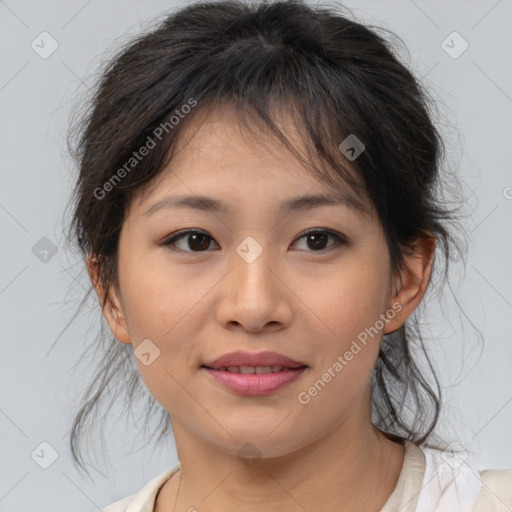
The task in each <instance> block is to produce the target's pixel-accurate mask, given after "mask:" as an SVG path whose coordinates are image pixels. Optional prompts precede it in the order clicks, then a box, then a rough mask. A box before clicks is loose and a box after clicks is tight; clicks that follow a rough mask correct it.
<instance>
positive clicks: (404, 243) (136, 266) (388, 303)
mask: <svg viewBox="0 0 512 512" xmlns="http://www.w3.org/2000/svg"><path fill="white" fill-rule="evenodd" d="M442 150H443V144H442V140H441V138H440V135H439V133H438V131H437V130H436V128H435V126H434V124H433V120H432V118H431V114H430V110H429V103H428V101H427V94H426V92H425V91H424V90H423V88H422V86H421V84H419V83H418V82H417V80H416V79H415V78H414V76H413V75H412V74H411V72H410V71H409V70H408V69H407V68H406V67H405V66H404V65H403V64H402V63H401V62H400V61H399V60H398V58H397V57H396V55H395V54H394V52H393V49H392V47H391V45H390V44H389V43H388V42H387V41H386V40H385V39H384V38H383V37H382V36H380V35H378V34H377V32H376V31H374V30H370V29H369V28H368V27H366V26H364V25H362V24H360V23H357V22H355V21H352V20H350V19H348V18H347V17H344V16H342V15H341V14H340V13H338V12H336V11H335V10H332V9H329V8H320V7H312V6H307V5H306V4H305V3H302V2H300V1H283V2H273V3H260V4H253V5H249V4H247V3H243V2H235V1H226V2H205V3H196V4H192V5H189V6H187V7H185V8H182V9H181V10H179V11H177V12H175V13H173V14H171V15H169V16H168V17H167V18H166V19H165V20H164V21H163V22H162V23H161V25H160V26H159V27H158V28H156V29H155V30H153V31H152V32H150V33H147V34H144V35H142V36H140V37H139V38H138V39H137V40H136V41H134V42H132V43H130V44H129V46H127V47H126V48H125V49H123V51H122V52H121V53H120V54H119V55H117V56H116V57H115V59H113V61H112V62H111V64H110V65H109V66H108V67H107V68H106V69H105V70H104V74H103V77H102V79H101V82H100V84H99V87H98V90H97V93H96V95H95V97H94V99H93V102H92V105H91V108H90V110H89V113H88V115H87V116H86V117H85V118H84V119H83V121H82V124H81V130H79V138H78V144H77V146H76V148H75V156H76V158H77V162H78V166H79V177H78V181H77V187H76V191H75V203H74V205H75V206H74V215H73V224H72V228H73V234H74V236H75V237H76V240H77V242H78V244H79V247H80V249H81V251H82V254H83V256H84V258H85V259H86V261H87V268H88V270H89V274H90V276H91V280H92V283H93V285H94V288H95V290H96V292H97V294H98V297H99V298H100V301H101V305H102V308H103V313H104V316H105V318H106V320H107V322H108V326H109V328H110V330H111V331H112V334H113V338H112V339H111V344H110V345H109V347H108V353H107V354H106V355H105V358H104V359H103V361H102V364H101V365H100V367H99V370H98V373H97V375H96V376H95V379H94V382H93V384H92V385H91V388H90V389H89V391H88V395H87V397H86V400H85V404H84V406H83V407H82V409H81V410H80V411H79V414H78V415H77V418H76V420H75V424H74V426H73V432H72V448H73V454H74V456H75V457H76V460H77V461H78V460H79V442H78V441H79V438H80V434H81V431H82V429H83V426H84V424H85V420H86V418H87V417H89V416H90V414H91V411H92V410H94V408H95V407H96V406H97V405H98V404H99V402H100V399H101V398H102V395H103V394H104V393H105V392H106V390H107V389H108V385H109V384H110V383H111V381H113V380H114V379H115V378H116V377H118V376H120V375H121V377H122V378H123V379H126V382H127V384H126V386H127V387H128V385H131V386H132V387H131V390H132V392H133V389H134V386H135V385H136V384H137V385H138V383H140V381H141V380H142V382H143V384H144V385H145V387H146V388H147V389H148V390H149V392H150V393H151V395H152V397H153V400H154V401H156V402H158V404H159V405H160V406H161V412H162V413H163V416H162V419H163V420H164V428H163V430H162V432H161V436H164V435H167V436H170V435H172V434H173V435H174V438H175V442H176V447H177V453H178V457H179V461H180V462H179V465H178V466H176V467H173V468H171V469H170V470H168V471H166V472H165V473H164V474H162V475H160V476H158V477H157V478H155V479H154V480H152V481H150V482H148V483H147V485H146V486H144V488H142V489H140V490H138V491H135V492H134V494H132V495H130V496H128V497H126V498H124V499H122V500H120V501H118V502H117V503H115V504H112V505H110V506H108V507H107V508H105V509H103V510H105V511H108V512H121V511H122V512H139V511H155V512H171V511H176V512H184V511H195V510H197V511H201V512H210V511H211V512H214V511H215V512H218V511H223V512H228V511H235V510H245V511H251V512H260V511H262V512H263V511H265V512H269V511H279V512H288V511H290V512H291V511H299V510H304V511H306V510H307V511H314V510H322V511H323V512H335V511H336V512H349V511H361V510H364V511H366V512H378V511H381V512H395V511H402V512H412V511H417V512H420V511H421V512H426V511H428V512H433V511H436V512H441V511H443V512H444V511H460V512H462V511H470V510H477V511H489V510H512V489H511V487H512V485H511V480H512V472H510V471H496V470H494V471H486V472H479V471H475V470H474V469H473V468H472V467H470V466H469V465H468V464H466V462H465V460H464V457H463V456H462V454H460V453H456V452H453V453H452V452H451V451H449V450H448V451H447V450H445V451H441V450H437V449H435V448H434V447H432V446H430V445H429V444H428V441H429V440H430V439H431V435H432V433H433V431H434V428H435V426H436V422H437V419H438V414H439V407H440V395H439V388H438V385H437V381H436V379H435V376H433V375H430V374H429V375H424V374H423V373H422V371H421V370H420V367H421V365H419V363H417V361H416V360H415V356H413V355H414V354H416V353H417V347H416V346H419V347H421V346H422V344H421V335H420V332H419V330H418V329H417V324H416V323H415V321H414V319H413V316H412V315H413V313H414V312H415V310H416V309H417V308H418V306H419V305H420V303H421V302H422V300H423V299H424V297H425V294H426V293H427V292H429V291H430V289H431V288H432V286H433V280H432V279H431V277H432V276H433V273H434V270H436V269H437V270H438V271H440V274H441V275H444V276H446V273H447V270H448V261H449V259H450V254H451V252H453V249H454V247H455V248H456V244H455V242H454V239H453V237H452V235H451V232H450V230H449V228H448V225H449V221H451V220H454V218H455V215H454V214H455V212H452V211H449V210H448V209H447V208H446V207H445V205H444V204H443V203H442V202H441V199H440V197H441V196H440V194H439V167H440V161H441V157H442ZM443 263H444V272H443V267H442V266H441V268H440V265H443ZM414 347H416V348H414ZM413 348H414V350H413ZM128 361H131V362H134V363H136V364H135V365H133V366H130V364H129V363H128ZM170 426H172V433H171V432H170V428H169V427H170Z"/></svg>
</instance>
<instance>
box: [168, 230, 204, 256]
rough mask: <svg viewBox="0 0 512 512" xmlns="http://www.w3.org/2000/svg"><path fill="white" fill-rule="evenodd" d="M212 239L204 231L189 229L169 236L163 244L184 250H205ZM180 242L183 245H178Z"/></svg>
mask: <svg viewBox="0 0 512 512" xmlns="http://www.w3.org/2000/svg"><path fill="white" fill-rule="evenodd" d="M212 241H213V238H212V237H211V236H209V235H207V234H206V233H204V232H203V231H197V230H190V229H189V230H187V231H182V232H181V233H178V234H175V235H173V236H171V237H170V238H167V239H166V240H165V241H164V242H163V243H162V245H165V246H168V247H169V246H170V247H171V249H173V250H179V251H184V252H205V251H206V250H207V249H208V248H209V246H210V243H211V242H212ZM178 242H181V247H178V246H177V243H178Z"/></svg>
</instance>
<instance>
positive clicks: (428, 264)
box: [384, 235, 435, 334]
mask: <svg viewBox="0 0 512 512" xmlns="http://www.w3.org/2000/svg"><path fill="white" fill-rule="evenodd" d="M434 253H435V238H434V236H433V235H430V236H429V235H424V236H421V237H419V238H418V239H417V240H416V241H415V242H414V245H413V247H412V249H411V251H410V253H409V254H407V255H406V256H404V264H403V268H402V270H401V272H400V276H399V277H398V278H397V283H395V285H396V287H394V290H397V291H396V292H395V293H393V297H392V298H391V300H390V304H389V307H393V308H394V309H395V310H396V311H397V314H396V315H395V317H394V318H393V319H392V320H390V321H389V322H388V323H387V324H386V327H385V329H384V334H388V333H390V332H393V331H396V330H397V329H399V328H400V326H401V325H403V323H404V322H405V321H406V320H407V318H409V316H410V315H412V313H413V312H414V310H415V309H416V308H417V307H418V305H419V304H420V302H421V300H422V299H423V297H424V295H425V292H426V290H427V286H428V283H429V281H430V275H431V270H432V262H433V259H434ZM397 303H399V304H400V305H401V307H400V308H399V310H398V308H397V307H396V304H397Z"/></svg>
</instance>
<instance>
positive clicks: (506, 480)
mask: <svg viewBox="0 0 512 512" xmlns="http://www.w3.org/2000/svg"><path fill="white" fill-rule="evenodd" d="M480 477H481V479H482V488H481V490H480V493H479V494H478V497H477V500H476V503H475V510H474V512H502V511H503V512H509V511H510V510H512V469H501V470H500V469H487V470H485V471H481V473H480Z"/></svg>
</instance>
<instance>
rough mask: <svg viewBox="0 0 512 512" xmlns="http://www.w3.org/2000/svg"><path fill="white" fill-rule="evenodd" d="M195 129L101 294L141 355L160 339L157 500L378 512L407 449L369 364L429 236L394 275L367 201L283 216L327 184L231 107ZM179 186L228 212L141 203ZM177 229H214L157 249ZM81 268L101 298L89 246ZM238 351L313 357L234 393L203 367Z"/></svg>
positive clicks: (151, 379)
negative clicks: (244, 452) (361, 339)
mask: <svg viewBox="0 0 512 512" xmlns="http://www.w3.org/2000/svg"><path fill="white" fill-rule="evenodd" d="M199 126H200V127H199V129H196V132H195V134H193V136H192V137H191V138H190V140H189V141H188V143H187V144H184V145H183V147H182V148H181V150H180V151H179V152H178V153H177V154H176V155H175V157H174V158H173V160H172V162H171V163H170V164H169V166H168V167H167V168H165V169H164V170H163V171H162V173H160V174H159V175H158V176H157V177H156V178H155V179H154V180H153V182H152V183H150V184H149V186H147V187H145V188H144V189H140V190H138V191H137V192H136V194H135V197H134V198H133V199H132V201H131V204H130V205H129V208H128V211H127V214H126V218H125V222H124V224H123V227H122V231H121V235H120V241H119V260H118V263H119V265H118V276H119V287H118V288H117V287H115V286H112V287H111V289H109V290H108V291H107V292H108V293H107V297H108V300H107V302H106V304H105V307H104V314H105V317H106V319H107V321H108V324H109V326H110V329H111V331H112V333H113V335H114V336H115V337H116V339H117V340H118V341H119V342H121V343H130V344H132V346H133V349H134V350H135V349H136V348H137V346H138V345H139V344H140V343H141V342H142V341H143V340H145V339H149V340H151V342H152V343H154V344H155V345H156V346H157V347H158V348H159V350H160V355H159V356H158V357H157V358H156V359H155V360H154V361H153V362H152V363H151V364H150V365H149V366H146V365H144V364H142V362H141V361H140V360H139V359H136V361H137V364H138V368H139V371H140V374H141V377H142V379H143V380H144V383H145V384H146V386H147V388H148V389H149V391H150V392H151V394H152V395H153V396H154V397H155V399H156V400H158V402H159V403H160V404H161V405H162V406H163V407H164V408H165V409H166V410H167V411H168V412H169V414H170V417H171V420H172V426H173V430H174V435H175V441H176V446H177V452H178V457H179V460H180V465H181V471H180V472H178V473H177V474H176V475H175V476H174V477H173V478H171V479H170V480H169V481H168V482H167V483H166V484H165V485H164V486H163V488H162V489H161V491H160V493H159V494H158V496H157V499H156V504H155V511H156V512H171V511H179V512H184V511H189V510H193V509H196V510H199V511H201V512H219V511H222V512H235V511H240V510H244V511H248V512H273V511H275V512H292V511H293V512H296V511H297V512H298V511H304V510H307V511H310V512H311V511H313V510H322V511H323V512H335V511H336V512H349V511H350V512H351V511H354V512H355V511H358V512H360V511H361V510H364V511H366V512H371V511H375V512H378V511H379V510H380V508H381V507H382V506H383V505H384V504H385V502H386V501H387V499H388V498H389V496H390V495H391V493H392V492H393V490H394V488H395V486H396V483H397V480H398V477H399V474H400V471H401V468H402V464H403V457H404V449H403V446H402V445H401V444H399V443H398V442H396V441H394V440H392V439H390V438H388V437H386V436H385V435H383V434H382V433H381V432H380V431H379V430H377V429H376V428H375V427H374V426H373V424H372V421H371V388H370V383H371V374H372V369H373V368H374V366H375V363H376V360H377V356H378V351H379V346H380V342H381V340H382V336H383V334H385V333H388V332H392V331H394V330H396V329H398V328H399V327H400V326H401V325H402V324H403V323H404V321H405V320H406V319H407V317H409V315H411V314H412V313H413V311H414V310H415V309H416V307H417V306H418V304H419V303H420V302H421V300H422V298H423V296H424V293H425V290H426V288H427V284H428V281H429V277H430V272H431V264H432V258H433V254H434V247H435V243H434V239H433V238H432V237H422V238H421V239H418V241H417V243H416V245H415V249H414V252H413V253H412V254H411V255H409V256H407V257H406V260H405V265H404V268H403V270H402V273H401V280H399V279H398V278H397V276H392V275H391V271H390V259H389V253H388V247H387V243H386V240H385V237H384V233H383V231H382V228H381V225H380V222H379V219H378V217H377V215H376V213H375V212H374V211H373V210H370V212H371V214H370V215H366V214H364V213H362V212H360V211H358V210H356V209H354V208H351V207H348V206H346V205H344V204H336V205H327V206H320V207H316V208H308V209H307V210H304V211H294V212H291V213H288V214H283V213H282V212H281V211H280V204H281V203H282V202H284V201H286V200H288V199H292V198H295V197H298V196H302V195H305V194H312V193H315V194H318V193H322V192H323V193H325V192H329V189H328V188H327V186H326V185H325V184H323V183H321V182H319V181H318V180H317V179H316V178H315V177H314V176H312V175H311V173H310V172H308V170H307V169H306V168H304V167H303V166H302V165H301V164H300V163H299V162H298V161H297V160H296V159H295V158H294V157H293V155H292V154H291V153H289V152H288V150H287V149H286V148H284V147H283V146H282V145H281V144H279V143H278V142H276V140H275V139H273V140H272V139H268V140H266V141H265V143H264V141H263V138H262V137H260V138H258V139H256V138H251V137H250V136H247V134H246V133H245V132H242V131H241V129H240V125H239V123H238V116H237V113H236V111H235V110H234V109H233V108H225V109H222V110H215V111H213V112H212V113H211V115H210V116H209V118H208V120H207V122H205V123H204V124H201V125H199ZM293 133H294V132H293V130H292V129H291V128H290V129H289V130H288V132H287V134H288V135H289V136H291V135H290V134H293ZM297 140H298V139H297ZM299 147H300V146H299ZM178 195H191V196H197V195H204V196H209V197H212V198H215V199H218V200H221V201H224V202H225V203H227V205H228V206H229V209H230V211H229V212H221V211H217V212H212V211H200V210H196V209H191V208H178V207H176V206H169V205H167V206H162V205H161V207H160V208H156V209H155V208H153V212H152V213H150V214H148V213H147V211H148V210H149V209H150V208H151V207H152V206H153V205H155V204H156V203H159V202H161V201H162V200H164V199H166V198H170V197H175V196H178ZM310 228H317V230H318V231H320V232H323V233H324V235H323V237H325V238H322V235H320V237H317V238H316V239H314V243H308V239H307V238H306V237H305V236H304V235H303V234H302V233H303V231H305V230H308V229H310ZM184 229H198V230H202V231H204V232H205V234H207V235H208V237H211V238H208V237H206V238H203V239H200V240H199V241H194V239H191V237H190V236H186V235H185V237H183V238H181V239H180V240H178V241H175V243H174V248H173V247H172V246H169V245H164V244H163V242H164V241H165V240H166V239H168V238H169V235H171V234H173V233H176V232H177V231H178V230H184ZM325 231H332V232H334V233H339V234H340V235H342V236H343V237H345V238H346V239H347V240H348V243H343V242H337V240H336V238H333V237H332V236H329V237H328V238H327V237H326V235H325ZM248 236H251V237H252V238H253V239H254V240H256V241H257V243H258V244H259V245H260V246H261V248H262V253H261V254H260V255H259V257H258V258H257V259H256V260H255V261H253V262H251V263H248V262H247V261H246V260H245V259H243V258H242V257H241V256H240V255H239V254H238V253H237V251H236V249H237V247H238V246H239V245H240V244H241V243H242V241H244V239H246V237H248ZM322 240H325V242H324V245H323V246H322V245H321V242H322ZM319 247H321V248H320V249H319ZM88 268H89V272H90V275H91V278H92V280H93V283H95V287H96V291H97V293H98V295H99V296H100V298H102V297H103V296H104V295H105V290H104V289H103V287H102V286H101V283H99V282H98V280H97V279H96V276H97V275H98V273H97V267H96V265H95V259H94V257H91V258H90V259H89V262H88ZM397 302H399V303H400V304H401V311H400V312H399V313H397V314H396V315H394V318H392V319H390V320H389V321H387V322H386V324H385V326H384V328H383V329H381V330H380V331H379V334H378V335H377V336H374V337H373V338H372V339H371V341H370V342H369V343H368V344H367V345H366V346H365V347H364V348H363V349H362V350H361V351H360V352H359V353H357V355H355V356H354V357H353V359H352V360H351V361H350V362H349V364H347V365H346V366H345V367H344V368H343V370H342V371H341V372H339V373H337V374H336V376H335V377H334V378H332V379H331V381H330V382H329V383H328V384H327V385H326V386H325V387H324V388H323V389H322V390H321V391H320V392H319V393H318V394H317V395H316V396H314V397H313V398H312V399H311V401H310V402H309V403H308V404H305V405H304V404H302V403H300V402H299V400H298V398H297V397H298V395H299V393H300V392H303V391H307V390H308V388H310V386H312V385H313V384H314V383H315V381H317V380H318V379H319V378H321V376H322V374H323V373H324V372H325V371H327V369H328V368H329V367H332V365H333V363H334V362H335V361H336V360H337V358H338V356H340V355H343V354H344V353H345V352H346V351H347V350H348V349H349V347H350V345H351V343H352V341H353V340H355V339H356V338H357V336H358V334H359V333H361V332H363V331H364V330H365V328H369V327H370V326H374V325H375V324H376V320H377V319H379V316H380V315H381V314H385V313H386V312H387V311H389V310H390V309H391V308H392V305H393V304H396V303H397ZM235 350H247V351H252V352H260V351H266V350H271V351H276V352H279V353H281V354H284V355H286V356H289V357H291V358H292V359H295V360H297V361H301V362H303V363H304V364H307V365H308V368H307V370H306V371H305V372H304V373H303V374H302V375H301V376H300V378H299V379H298V380H296V381H295V382H293V383H291V384H289V385H288V386H286V387H285V388H283V389H281V390H279V391H277V392H275V393H273V394H271V395H267V396H244V395H238V394H236V393H234V392H232V391H230V390H228V389H226V388H224V387H223V386H221V385H220V384H218V383H217V382H215V381H214V380H213V379H212V378H211V376H210V375H209V374H208V373H207V372H206V371H205V370H204V369H202V368H201V365H202V364H204V363H205V362H207V361H209V360H212V359H214V358H216V357H218V356H220V355H223V354H225V353H228V352H231V351H235ZM246 443H251V444H252V445H254V446H255V447H257V450H258V452H259V454H260V455H261V458H259V459H258V460H257V461H256V462H257V463H256V464H253V465H250V464H247V463H246V462H245V461H244V460H243V459H242V458H241V457H239V456H238V453H239V451H240V450H241V449H242V447H244V445H246ZM180 480H181V482H180ZM178 487H179V494H178Z"/></svg>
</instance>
